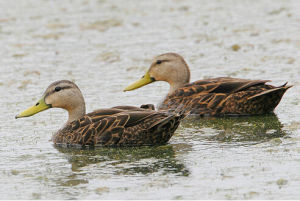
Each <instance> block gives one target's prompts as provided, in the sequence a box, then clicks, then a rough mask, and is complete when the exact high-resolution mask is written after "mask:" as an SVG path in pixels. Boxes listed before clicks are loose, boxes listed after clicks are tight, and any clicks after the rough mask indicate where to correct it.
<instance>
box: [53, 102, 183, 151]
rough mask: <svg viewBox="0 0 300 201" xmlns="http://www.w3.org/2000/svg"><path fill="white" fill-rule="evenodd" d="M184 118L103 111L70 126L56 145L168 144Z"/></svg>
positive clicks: (148, 112) (58, 136)
mask: <svg viewBox="0 0 300 201" xmlns="http://www.w3.org/2000/svg"><path fill="white" fill-rule="evenodd" d="M182 117H183V116H182V115H176V114H166V113H164V112H157V111H154V110H147V109H142V108H137V107H132V106H118V107H114V108H108V109H100V110H96V111H94V112H92V113H89V114H87V115H85V116H84V117H82V118H80V119H78V120H75V121H73V122H71V123H70V124H68V125H66V126H65V127H64V128H63V129H61V130H59V131H58V132H57V133H56V134H55V135H54V136H53V138H52V140H53V142H54V143H55V144H69V145H74V144H78V145H89V146H141V145H156V144H164V143H166V142H168V141H169V139H170V138H171V137H172V135H173V133H174V131H175V130H176V128H177V127H178V125H179V123H180V119H181V118H182Z"/></svg>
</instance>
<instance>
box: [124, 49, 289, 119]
mask: <svg viewBox="0 0 300 201" xmlns="http://www.w3.org/2000/svg"><path fill="white" fill-rule="evenodd" d="M155 81H165V82H168V83H169V85H170V90H169V93H168V95H167V97H166V98H165V99H164V101H163V102H162V104H161V105H160V106H159V108H158V109H159V110H168V111H174V110H175V111H188V112H190V114H197V115H200V116H205V115H208V116H223V115H253V114H265V113H269V112H272V111H273V110H274V108H275V107H276V106H277V105H278V103H279V102H280V100H281V98H282V96H283V94H284V93H285V91H286V90H287V89H288V88H290V87H291V86H286V84H284V85H282V86H279V87H275V86H272V85H268V84H266V82H268V81H269V80H247V79H239V78H231V77H219V78H213V79H205V80H199V81H196V82H192V83H190V69H189V67H188V65H187V63H186V62H185V61H184V59H183V57H182V56H180V55H179V54H176V53H172V52H170V53H165V54H161V55H158V56H156V57H155V58H154V59H153V61H152V63H151V66H150V68H149V69H148V71H147V72H146V73H145V75H144V76H143V77H142V78H140V79H139V80H137V81H136V82H134V83H132V84H131V85H129V86H127V87H126V88H125V89H124V91H131V90H135V89H137V88H140V87H143V86H145V85H147V84H150V83H152V82H155ZM144 107H145V108H151V107H150V106H147V105H145V106H144Z"/></svg>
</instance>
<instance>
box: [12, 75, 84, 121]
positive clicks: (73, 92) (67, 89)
mask: <svg viewBox="0 0 300 201" xmlns="http://www.w3.org/2000/svg"><path fill="white" fill-rule="evenodd" d="M52 107H54V108H63V109H65V110H67V111H68V113H69V119H68V123H69V122H71V121H74V120H76V119H79V118H80V117H82V116H84V115H85V102H84V98H83V96H82V93H81V91H80V89H79V88H78V87H77V85H76V84H74V83H73V82H71V81H68V80H60V81H56V82H54V83H52V84H51V85H50V86H49V87H48V88H47V89H46V91H45V93H44V94H43V97H42V98H41V100H39V101H38V102H37V103H36V104H35V105H34V106H32V107H31V108H28V109H27V110H25V111H24V112H22V113H21V114H19V115H17V116H16V118H21V117H28V116H31V115H34V114H36V113H38V112H41V111H43V110H46V109H49V108H52Z"/></svg>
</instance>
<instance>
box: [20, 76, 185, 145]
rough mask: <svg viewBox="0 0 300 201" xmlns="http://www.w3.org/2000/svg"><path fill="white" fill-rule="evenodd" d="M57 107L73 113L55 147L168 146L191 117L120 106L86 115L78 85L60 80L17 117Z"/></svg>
mask: <svg viewBox="0 0 300 201" xmlns="http://www.w3.org/2000/svg"><path fill="white" fill-rule="evenodd" d="M53 107H55V108H62V109H65V110H66V111H68V114H69V118H68V121H67V123H66V124H65V126H64V127H63V128H62V129H60V130H59V131H57V132H56V133H55V134H54V135H53V137H52V141H53V142H54V143H55V144H59V145H63V146H65V145H80V146H141V145H159V144H164V143H166V142H168V141H169V140H170V138H171V137H172V135H173V134H174V132H175V130H176V128H177V127H178V125H179V123H180V120H181V119H182V118H183V117H185V116H186V115H187V114H186V113H180V114H175V113H166V112H162V111H160V112H158V111H155V110H154V106H153V105H151V104H147V105H142V106H141V107H140V108H138V107H133V106H117V107H113V108H108V109H99V110H96V111H94V112H91V113H88V114H86V112H85V111H86V110H85V101H84V98H83V95H82V93H81V91H80V89H79V88H78V86H77V85H76V84H75V83H73V82H71V81H68V80H59V81H56V82H53V83H52V84H50V85H49V86H48V88H47V89H46V91H45V92H44V94H43V96H42V98H41V99H40V100H39V101H38V102H37V103H36V104H34V105H33V106H32V107H30V108H28V109H26V110H24V111H23V112H21V113H20V114H18V115H17V116H16V118H23V117H29V116H32V115H34V114H37V113H39V112H42V111H44V110H47V109H49V108H53Z"/></svg>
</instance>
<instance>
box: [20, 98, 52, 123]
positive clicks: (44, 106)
mask: <svg viewBox="0 0 300 201" xmlns="http://www.w3.org/2000/svg"><path fill="white" fill-rule="evenodd" d="M49 108H51V105H47V104H46V103H45V99H44V97H43V98H41V100H39V101H38V102H37V103H36V104H35V105H34V106H32V107H30V108H28V109H27V110H24V111H23V112H21V113H20V114H18V115H17V116H16V119H17V118H22V117H29V116H32V115H34V114H36V113H39V112H41V111H44V110H47V109H49Z"/></svg>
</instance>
